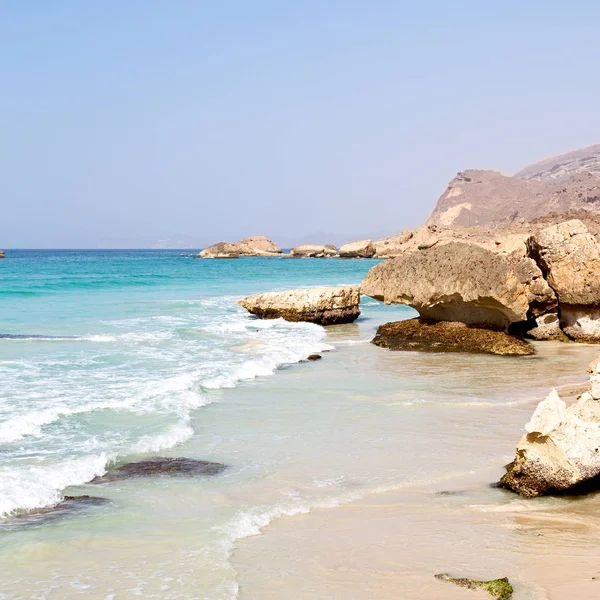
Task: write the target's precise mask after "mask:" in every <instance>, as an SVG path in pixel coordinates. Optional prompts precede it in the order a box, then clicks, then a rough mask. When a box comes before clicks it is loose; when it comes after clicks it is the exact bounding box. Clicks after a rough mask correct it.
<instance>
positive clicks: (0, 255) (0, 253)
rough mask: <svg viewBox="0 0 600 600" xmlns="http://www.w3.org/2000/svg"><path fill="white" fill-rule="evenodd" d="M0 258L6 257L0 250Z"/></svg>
mask: <svg viewBox="0 0 600 600" xmlns="http://www.w3.org/2000/svg"><path fill="white" fill-rule="evenodd" d="M0 258H6V257H5V256H4V250H0Z"/></svg>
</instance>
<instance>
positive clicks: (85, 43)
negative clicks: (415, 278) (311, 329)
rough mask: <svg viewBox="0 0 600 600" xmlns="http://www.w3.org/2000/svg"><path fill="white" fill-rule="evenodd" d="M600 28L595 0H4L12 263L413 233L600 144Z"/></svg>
mask: <svg viewBox="0 0 600 600" xmlns="http://www.w3.org/2000/svg"><path fill="white" fill-rule="evenodd" d="M599 17H600V7H599V6H596V5H595V4H594V3H591V2H581V3H578V5H577V7H570V6H565V5H564V4H562V3H560V4H559V3H554V2H544V3H542V2H537V1H534V2H531V3H526V4H523V3H517V2H510V1H509V2H505V3H502V5H501V7H500V6H493V5H491V4H489V5H482V4H481V3H478V2H458V3H453V4H446V3H442V2H428V3H422V4H420V5H415V4H414V3H407V2H392V1H377V2H374V3H369V5H366V4H364V3H360V2H355V1H344V2H342V1H341V0H340V1H336V0H332V1H331V2H327V3H320V2H313V1H309V2H306V3H303V4H302V5H301V6H300V5H295V4H290V3H278V2H274V1H265V0H263V1H257V2H254V3H243V2H239V1H232V2H227V3H218V4H217V3H215V4H213V3H199V2H198V3H196V2H187V1H182V2H178V3H162V2H158V1H152V0H148V1H142V0H131V1H129V2H127V3H118V2H115V1H114V0H108V1H107V2H104V3H101V4H92V3H78V2H75V1H60V0H57V2H53V3H47V4H45V3H36V2H31V3H15V4H12V5H9V4H4V5H3V6H2V7H0V48H1V50H2V52H1V53H0V66H1V68H2V73H3V83H4V85H3V93H2V95H1V96H0V115H1V119H2V131H3V135H2V142H1V143H0V160H1V161H2V165H3V177H2V179H1V188H0V192H1V196H0V197H1V198H2V208H3V211H2V220H1V221H0V248H96V247H98V246H99V245H102V244H103V243H104V242H106V241H109V240H135V239H142V238H143V239H148V240H152V239H156V240H157V241H158V240H160V239H165V238H172V237H174V236H175V237H176V236H180V237H182V238H186V239H187V238H190V239H192V240H193V241H195V240H198V242H199V243H200V242H201V243H202V245H207V244H209V243H213V242H217V241H223V240H230V241H234V240H237V239H240V238H243V237H247V236H249V235H266V236H268V237H270V238H272V239H274V240H275V241H277V242H278V243H281V242H280V240H283V241H285V240H287V241H288V242H287V243H288V244H289V243H290V242H291V241H292V240H302V239H305V238H309V237H311V236H314V235H315V234H317V233H319V232H325V233H327V232H334V233H331V234H330V235H335V236H339V238H340V239H343V238H344V237H346V238H347V239H352V238H353V237H363V236H365V235H371V234H373V233H376V232H385V233H386V234H387V233H393V232H397V231H400V230H401V229H403V228H407V227H410V228H412V227H416V226H418V225H420V224H421V223H422V222H423V221H424V220H425V219H426V218H427V216H428V214H429V213H430V212H431V210H432V209H433V206H434V204H435V201H436V199H437V197H438V196H439V195H440V194H441V193H442V192H443V191H444V189H445V187H446V185H447V183H448V181H449V180H450V179H451V178H452V177H453V176H454V175H455V174H456V172H457V171H460V170H464V169H467V168H493V169H498V170H501V171H503V172H506V173H514V172H516V171H517V170H518V169H520V168H521V167H523V166H524V165H526V164H528V163H531V162H535V161H537V160H540V159H542V158H544V157H546V156H551V155H556V154H560V153H563V152H566V151H568V150H572V149H575V148H578V147H581V146H586V145H590V144H593V143H597V142H598V141H600V123H599V122H598V119H597V107H596V101H595V98H596V97H597V92H598V91H599V89H598V88H599V87H600V84H599V83H598V82H597V81H596V78H595V77H594V76H593V73H594V72H595V67H596V65H597V64H598V59H599V58H600V49H599V48H598V47H597V44H596V43H595V39H596V32H595V29H596V23H597V22H598V18H599ZM321 241H322V242H323V243H329V242H333V243H336V241H334V240H328V239H323V240H321ZM191 243H193V242H191ZM282 245H283V244H282ZM286 245H287V244H286Z"/></svg>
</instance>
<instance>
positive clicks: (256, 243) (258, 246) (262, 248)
mask: <svg viewBox="0 0 600 600" xmlns="http://www.w3.org/2000/svg"><path fill="white" fill-rule="evenodd" d="M234 246H237V248H238V252H239V254H240V255H241V256H276V255H278V254H281V248H280V247H279V246H278V245H277V244H275V243H273V242H272V241H271V240H270V239H268V238H266V237H265V236H264V235H255V236H252V237H249V238H245V239H243V240H240V241H239V242H236V243H235V244H234Z"/></svg>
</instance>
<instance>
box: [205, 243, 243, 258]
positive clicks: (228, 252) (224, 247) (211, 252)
mask: <svg viewBox="0 0 600 600" xmlns="http://www.w3.org/2000/svg"><path fill="white" fill-rule="evenodd" d="M239 255H240V253H239V250H238V248H237V246H236V245H235V244H230V243H228V242H219V243H218V244H213V245H212V246H209V247H208V248H204V250H202V252H200V253H199V254H198V255H197V256H196V258H238V257H239Z"/></svg>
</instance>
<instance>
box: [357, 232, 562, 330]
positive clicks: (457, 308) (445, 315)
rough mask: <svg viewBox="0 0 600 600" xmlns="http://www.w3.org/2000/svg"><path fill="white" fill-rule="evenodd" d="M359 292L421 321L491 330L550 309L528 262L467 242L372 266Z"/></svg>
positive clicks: (550, 298)
mask: <svg viewBox="0 0 600 600" xmlns="http://www.w3.org/2000/svg"><path fill="white" fill-rule="evenodd" d="M361 289H362V292H363V294H366V295H367V296H371V297H373V298H375V299H377V300H382V301H383V302H385V303H386V304H392V303H398V304H407V305H408V306H412V307H413V308H415V309H416V310H417V311H418V312H419V314H420V315H421V317H423V318H426V319H433V320H436V321H460V322H463V323H466V324H468V325H476V326H480V327H487V328H491V329H503V330H506V329H508V327H509V325H510V324H512V323H516V322H519V321H527V320H528V319H529V318H531V317H536V316H538V315H540V314H544V313H546V312H548V311H549V310H551V309H553V308H554V307H555V306H556V296H555V294H554V292H553V291H552V289H551V288H550V287H549V286H548V284H547V282H546V280H545V279H544V277H543V275H542V272H541V271H540V269H539V268H538V266H537V265H536V264H535V262H534V261H533V260H532V259H530V258H527V257H524V256H521V255H519V254H517V253H513V254H499V253H495V252H492V251H491V250H488V249H486V248H483V247H481V246H479V245H477V244H472V243H467V242H450V243H447V244H443V245H439V244H437V245H435V246H433V247H429V248H427V249H425V250H417V251H414V252H409V253H407V254H403V255H402V256H399V257H398V258H393V259H390V260H387V261H385V262H383V263H380V264H378V265H375V266H374V267H373V268H372V269H371V270H370V271H369V272H368V273H367V276H366V277H365V279H364V281H363V283H362V285H361Z"/></svg>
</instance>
